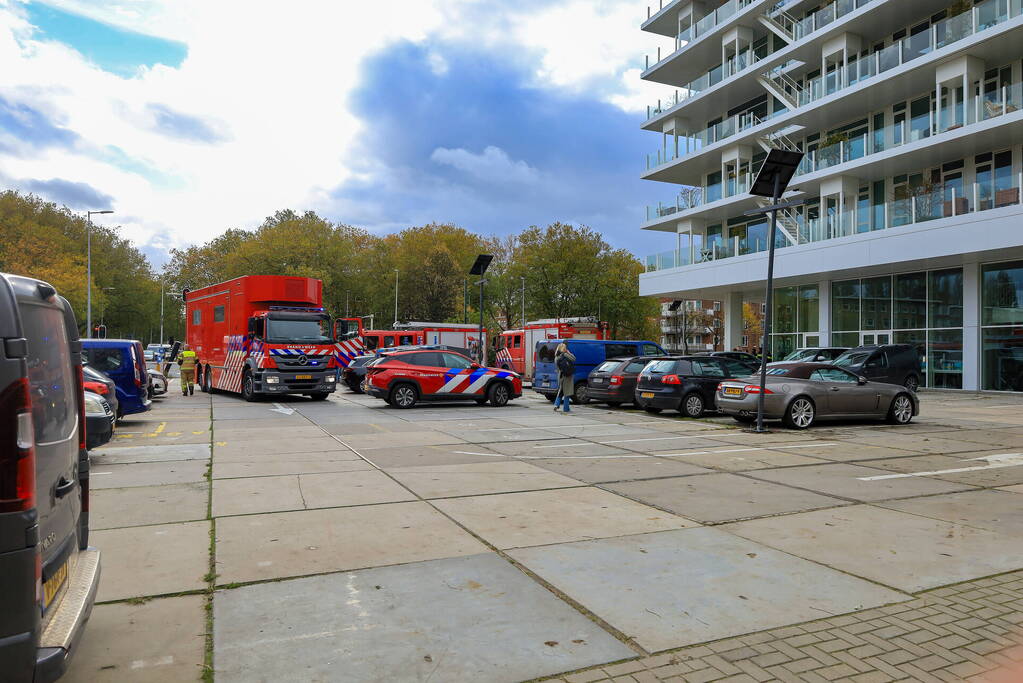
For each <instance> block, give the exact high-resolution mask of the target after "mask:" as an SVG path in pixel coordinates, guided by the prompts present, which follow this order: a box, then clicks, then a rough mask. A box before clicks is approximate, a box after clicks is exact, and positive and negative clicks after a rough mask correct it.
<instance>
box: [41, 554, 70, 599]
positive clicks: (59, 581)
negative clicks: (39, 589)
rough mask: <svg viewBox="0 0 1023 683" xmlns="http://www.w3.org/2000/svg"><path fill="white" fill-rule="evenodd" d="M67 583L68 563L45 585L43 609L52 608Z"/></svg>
mask: <svg viewBox="0 0 1023 683" xmlns="http://www.w3.org/2000/svg"><path fill="white" fill-rule="evenodd" d="M65 581H67V562H64V564H62V565H61V566H60V569H58V570H57V572H56V573H55V574H54V575H53V576H51V577H50V578H49V580H48V581H47V582H46V583H44V584H43V609H46V608H47V607H49V606H50V603H51V602H53V598H54V597H56V595H57V592H58V591H59V590H60V587H61V586H63V585H64V582H65Z"/></svg>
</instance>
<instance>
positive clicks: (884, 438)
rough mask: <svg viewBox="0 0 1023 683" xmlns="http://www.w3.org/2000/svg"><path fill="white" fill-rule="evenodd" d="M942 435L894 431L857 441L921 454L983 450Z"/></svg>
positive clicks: (861, 438)
mask: <svg viewBox="0 0 1023 683" xmlns="http://www.w3.org/2000/svg"><path fill="white" fill-rule="evenodd" d="M944 434H945V433H944V432H943V433H941V434H904V433H896V432H894V431H892V432H889V433H886V434H883V435H878V436H863V437H859V438H857V439H856V442H857V443H860V444H865V445H868V446H882V447H885V448H901V449H903V450H907V451H917V452H921V453H946V454H948V453H969V452H970V451H976V450H981V449H983V446H980V447H978V445H977V443H975V442H972V441H962V440H959V439H953V438H949V437H947V436H944Z"/></svg>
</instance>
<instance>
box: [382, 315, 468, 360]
mask: <svg viewBox="0 0 1023 683" xmlns="http://www.w3.org/2000/svg"><path fill="white" fill-rule="evenodd" d="M479 333H480V328H479V325H466V324H462V323H428V322H409V323H398V324H397V325H395V326H394V329H393V330H366V331H365V332H363V333H362V338H363V341H364V342H365V346H366V348H367V349H369V350H370V351H372V350H374V349H382V348H386V347H389V346H409V345H412V344H446V345H448V346H457V347H459V348H463V349H466V350H468V351H469V352H470V355H471V356H472V357H473V358H476V356H477V354H478V351H479V338H480V334H479ZM486 338H487V328H485V327H484V328H483V339H486Z"/></svg>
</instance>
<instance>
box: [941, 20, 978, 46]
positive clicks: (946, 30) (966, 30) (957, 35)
mask: <svg viewBox="0 0 1023 683" xmlns="http://www.w3.org/2000/svg"><path fill="white" fill-rule="evenodd" d="M971 33H973V12H969V11H967V12H963V13H962V14H960V15H957V16H954V17H950V18H948V19H944V20H942V21H939V22H938V23H937V24H935V26H934V34H935V36H937V42H936V43H935V48H941V47H945V46H946V45H951V44H952V43H954V42H956V41H957V40H962V39H963V38H965V37H966V36H968V35H970V34H971Z"/></svg>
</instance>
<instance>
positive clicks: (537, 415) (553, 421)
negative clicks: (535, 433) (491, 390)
mask: <svg viewBox="0 0 1023 683" xmlns="http://www.w3.org/2000/svg"><path fill="white" fill-rule="evenodd" d="M544 403H545V404H546V405H547V406H550V405H551V404H549V403H546V401H545V402H544ZM579 413H580V411H576V412H574V413H572V414H570V415H564V414H562V413H555V412H554V411H552V410H551V409H550V408H549V407H548V408H547V409H546V411H544V410H543V409H542V407H541V408H540V409H539V411H532V412H529V413H524V414H519V415H502V416H501V419H502V420H504V421H505V422H511V423H512V424H513V425H521V426H523V427H550V426H552V425H563V424H565V423H566V422H567V421H568V420H572V422H573V423H579V424H590V425H599V424H601V422H600V421H599V420H596V419H593V418H591V417H588V416H585V415H582V414H579Z"/></svg>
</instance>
